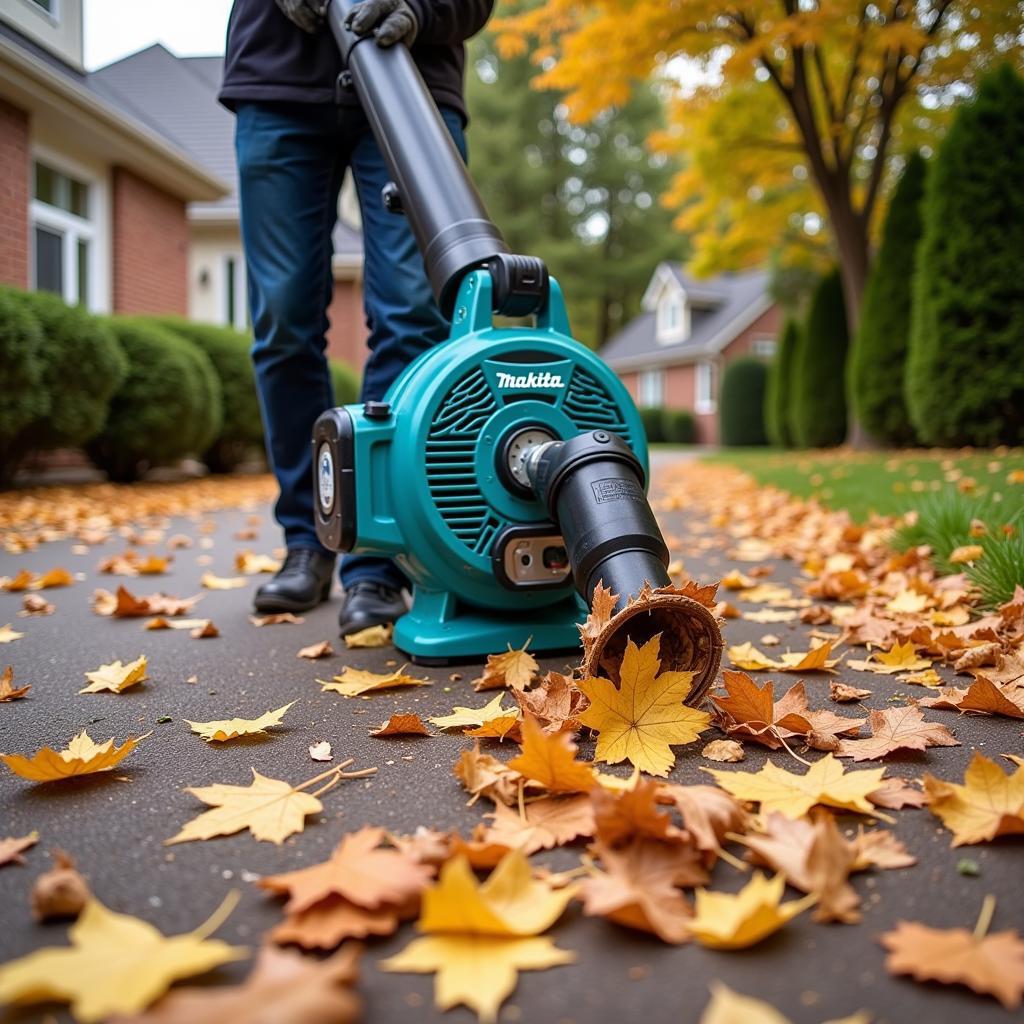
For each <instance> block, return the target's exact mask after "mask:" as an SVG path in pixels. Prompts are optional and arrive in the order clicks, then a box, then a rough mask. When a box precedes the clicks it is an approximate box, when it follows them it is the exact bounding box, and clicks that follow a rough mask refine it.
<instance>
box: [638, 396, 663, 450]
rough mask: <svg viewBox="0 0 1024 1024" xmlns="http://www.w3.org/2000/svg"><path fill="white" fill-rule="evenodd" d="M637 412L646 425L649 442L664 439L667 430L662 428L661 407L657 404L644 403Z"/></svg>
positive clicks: (653, 442) (645, 429)
mask: <svg viewBox="0 0 1024 1024" xmlns="http://www.w3.org/2000/svg"><path fill="white" fill-rule="evenodd" d="M637 412H639V413H640V422H641V423H642V424H643V426H644V433H645V434H646V435H647V443H648V444H657V443H658V442H659V441H664V440H665V431H664V430H663V429H662V423H661V413H662V410H661V408H660V407H659V406H657V405H644V406H641V407H640V408H639V409H638V410H637Z"/></svg>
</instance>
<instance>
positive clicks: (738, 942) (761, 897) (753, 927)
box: [689, 873, 816, 949]
mask: <svg viewBox="0 0 1024 1024" xmlns="http://www.w3.org/2000/svg"><path fill="white" fill-rule="evenodd" d="M785 888H786V879H785V876H784V875H782V874H781V873H780V874H778V875H776V876H775V877H774V878H771V879H769V878H766V877H765V876H764V875H762V874H760V873H756V874H754V875H753V876H752V877H751V879H750V881H749V882H748V883H747V884H746V885H745V886H744V887H743V888H742V889H740V891H739V892H738V893H727V892H711V891H709V890H708V889H698V890H697V893H696V899H695V903H694V913H693V919H692V920H691V921H690V925H689V929H690V936H691V937H692V938H693V939H695V940H696V941H697V942H699V943H700V944H701V945H702V946H709V947H710V948H712V949H746V948H747V947H748V946H753V945H755V944H756V943H758V942H760V941H761V940H762V939H766V938H767V937H768V936H769V935H771V934H772V933H773V932H776V931H778V930H779V928H781V927H782V926H783V925H784V924H785V923H786V922H787V921H790V920H792V919H793V918H794V917H796V915H797V914H799V913H801V911H804V910H806V909H807V908H808V907H810V906H813V905H814V903H815V900H816V897H815V896H805V897H804V898H803V899H800V900H790V901H789V902H788V903H782V902H781V900H782V894H783V892H784V890H785Z"/></svg>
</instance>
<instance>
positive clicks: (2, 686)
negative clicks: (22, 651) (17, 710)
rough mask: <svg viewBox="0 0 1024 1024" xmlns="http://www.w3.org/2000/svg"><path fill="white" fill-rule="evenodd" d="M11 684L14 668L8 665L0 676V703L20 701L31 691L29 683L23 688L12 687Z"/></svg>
mask: <svg viewBox="0 0 1024 1024" xmlns="http://www.w3.org/2000/svg"><path fill="white" fill-rule="evenodd" d="M13 683H14V666H12V665H8V666H7V668H5V669H4V671H3V674H2V675H0V703H2V702H3V701H8V700H20V699H21V698H22V697H24V696H25V695H26V694H27V693H28V691H29V690H31V689H32V684H31V683H27V684H26V685H25V686H14V685H13Z"/></svg>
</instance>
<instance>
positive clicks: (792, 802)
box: [701, 754, 885, 818]
mask: <svg viewBox="0 0 1024 1024" xmlns="http://www.w3.org/2000/svg"><path fill="white" fill-rule="evenodd" d="M701 771H705V772H707V773H708V775H711V776H713V777H714V779H715V781H716V782H717V783H718V784H719V785H720V786H721V787H722V789H724V790H725V791H726V792H728V793H731V794H732V795H733V796H735V797H738V798H739V799H740V800H757V801H759V802H760V804H761V810H762V812H764V813H765V814H768V813H770V812H771V811H779V812H780V813H781V814H784V815H785V816H786V817H787V818H801V817H803V816H804V815H805V814H806V813H807V812H808V811H809V810H810V809H811V808H812V807H813V806H814V805H815V804H826V805H827V806H829V807H839V808H841V809H844V810H849V811H860V812H861V813H862V814H873V813H876V811H875V807H874V805H873V804H871V803H870V802H869V801H868V794H869V793H873V792H874V791H875V790H876V789H878V788H879V787H880V786H881V785H882V776H883V775H885V769H884V768H870V769H867V770H864V771H851V772H846V771H844V769H843V765H842V764H841V762H839V761H837V760H836V759H835V758H834V757H833V756H832V755H831V754H826V755H825V756H824V757H823V758H821V760H819V761H816V762H815V763H814V764H813V765H811V767H810V768H809V769H808V770H807V771H806V772H805V773H804V774H803V775H795V774H794V773H793V772H787V771H785V769H783V768H779V767H778V766H777V765H775V764H773V763H772V762H771V761H769V762H768V763H767V764H765V765H764V766H763V767H762V768H761V770H760V771H759V772H744V771H723V770H721V769H716V768H703V767H702V768H701Z"/></svg>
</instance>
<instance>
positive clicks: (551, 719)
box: [512, 672, 587, 732]
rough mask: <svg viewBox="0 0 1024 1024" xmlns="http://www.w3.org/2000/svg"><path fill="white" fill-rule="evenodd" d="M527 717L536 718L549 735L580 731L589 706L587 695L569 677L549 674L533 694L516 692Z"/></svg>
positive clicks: (519, 703) (527, 691)
mask: <svg viewBox="0 0 1024 1024" xmlns="http://www.w3.org/2000/svg"><path fill="white" fill-rule="evenodd" d="M512 697H513V699H514V700H515V702H516V703H517V704H518V705H519V708H520V710H521V711H522V712H523V714H524V715H525V714H529V715H532V716H533V717H534V718H536V719H537V721H539V722H540V723H541V725H542V726H543V727H544V730H545V732H559V731H561V730H563V729H578V728H579V721H578V717H579V713H580V711H582V709H583V707H584V706H585V705H586V703H587V698H586V696H585V695H584V693H583V691H582V690H580V689H579V687H577V686H576V684H575V683H574V682H573V681H572V679H571V678H570V677H569V676H564V675H562V674H561V673H559V672H548V674H547V675H546V676H544V678H543V679H542V680H541V681H540V683H538V684H537V685H536V686H535V687H534V688H533V689H532V690H513V691H512Z"/></svg>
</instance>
